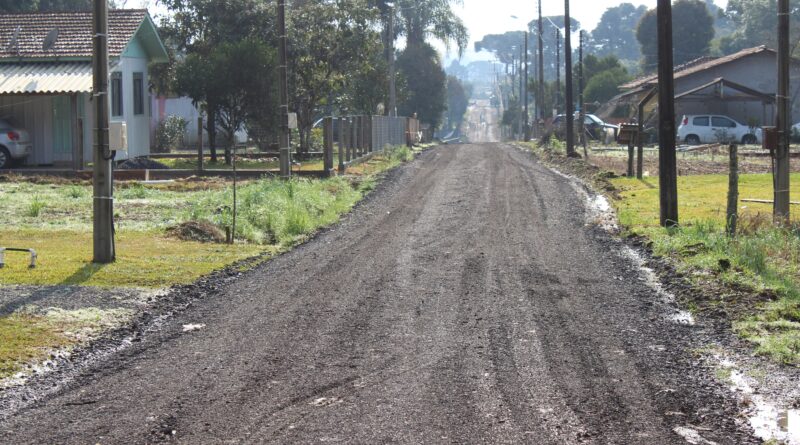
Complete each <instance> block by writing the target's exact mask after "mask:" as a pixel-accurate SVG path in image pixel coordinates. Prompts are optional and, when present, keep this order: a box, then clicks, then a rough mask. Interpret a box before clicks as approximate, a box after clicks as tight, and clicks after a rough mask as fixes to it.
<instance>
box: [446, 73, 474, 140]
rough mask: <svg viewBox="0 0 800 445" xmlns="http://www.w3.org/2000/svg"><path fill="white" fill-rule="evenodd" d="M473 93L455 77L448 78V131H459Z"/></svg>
mask: <svg viewBox="0 0 800 445" xmlns="http://www.w3.org/2000/svg"><path fill="white" fill-rule="evenodd" d="M470 96H471V91H470V87H469V85H466V86H465V85H464V84H463V83H462V82H461V81H460V80H458V78H457V77H455V76H447V129H448V130H457V129H458V128H459V127H460V126H461V123H462V122H463V121H464V115H465V114H466V113H467V107H468V106H469V98H470Z"/></svg>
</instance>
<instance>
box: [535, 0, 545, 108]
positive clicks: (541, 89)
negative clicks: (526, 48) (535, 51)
mask: <svg viewBox="0 0 800 445" xmlns="http://www.w3.org/2000/svg"><path fill="white" fill-rule="evenodd" d="M536 31H537V34H539V99H537V100H536V106H537V107H538V108H539V119H542V120H544V43H543V41H542V40H543V39H542V0H539V28H538V29H537V30H536Z"/></svg>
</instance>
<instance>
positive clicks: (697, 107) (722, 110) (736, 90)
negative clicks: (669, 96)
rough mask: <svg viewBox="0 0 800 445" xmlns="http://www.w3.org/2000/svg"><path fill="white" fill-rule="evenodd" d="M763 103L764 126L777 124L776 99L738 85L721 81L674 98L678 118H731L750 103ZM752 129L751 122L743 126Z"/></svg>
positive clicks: (728, 81)
mask: <svg viewBox="0 0 800 445" xmlns="http://www.w3.org/2000/svg"><path fill="white" fill-rule="evenodd" d="M753 102H760V103H761V123H762V124H766V123H767V122H774V118H775V108H774V107H773V106H771V105H774V104H775V96H773V95H769V94H766V93H762V92H760V91H756V90H754V89H752V88H748V87H746V86H744V85H741V84H738V83H736V82H731V81H730V80H726V79H724V78H722V77H718V78H716V79H714V80H713V81H711V82H708V83H706V84H704V85H700V86H698V87H696V88H692V89H691V90H688V91H685V92H683V93H681V94H678V95H676V96H675V108H676V112H677V113H676V114H721V115H730V114H734V113H732V111H733V110H732V108H735V107H738V106H741V107H744V106H745V104H747V103H753ZM742 123H743V124H746V125H750V124H751V122H742Z"/></svg>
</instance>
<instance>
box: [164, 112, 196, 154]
mask: <svg viewBox="0 0 800 445" xmlns="http://www.w3.org/2000/svg"><path fill="white" fill-rule="evenodd" d="M188 125H189V123H188V122H187V121H186V119H184V118H182V117H180V116H175V115H169V116H167V117H165V118H164V119H162V120H161V121H160V122H159V123H158V128H156V152H158V153H169V151H170V150H171V149H172V148H177V147H178V146H180V145H182V144H183V135H184V133H185V132H186V127H187V126H188Z"/></svg>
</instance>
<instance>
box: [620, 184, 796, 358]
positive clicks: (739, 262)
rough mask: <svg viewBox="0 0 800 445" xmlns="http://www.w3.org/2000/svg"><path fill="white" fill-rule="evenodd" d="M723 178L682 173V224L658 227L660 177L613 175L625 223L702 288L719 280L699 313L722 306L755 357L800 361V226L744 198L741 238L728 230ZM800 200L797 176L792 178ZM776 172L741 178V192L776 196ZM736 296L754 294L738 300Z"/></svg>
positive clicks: (698, 305)
mask: <svg viewBox="0 0 800 445" xmlns="http://www.w3.org/2000/svg"><path fill="white" fill-rule="evenodd" d="M727 181H728V178H727V176H726V175H697V176H684V177H680V178H678V194H679V197H680V199H679V215H680V218H681V222H682V224H681V226H680V227H679V228H676V229H670V230H667V229H664V228H662V227H660V226H659V225H658V216H659V213H658V212H659V204H658V199H659V190H658V178H646V179H644V180H636V179H630V178H615V179H612V180H611V183H612V184H613V185H614V186H615V187H616V188H617V190H618V196H617V199H616V200H615V201H614V202H615V206H616V208H617V212H618V215H619V219H620V223H621V224H622V225H623V226H624V227H625V228H626V229H627V230H628V231H629V232H630V233H631V234H637V235H644V236H646V237H647V238H648V239H649V240H650V241H651V242H652V249H653V252H654V253H655V254H656V255H662V256H668V257H670V258H673V259H675V260H677V261H676V263H677V266H678V270H679V272H681V273H684V274H685V275H686V276H688V277H690V279H692V280H693V281H695V282H696V284H698V285H699V287H701V288H702V287H703V286H704V284H705V283H707V282H708V281H709V280H712V279H713V280H716V281H719V282H721V283H722V284H723V285H724V288H722V289H717V290H715V291H714V292H708V293H707V294H708V295H705V296H704V297H703V299H702V301H698V302H695V304H694V306H693V308H694V309H695V310H720V309H722V310H724V311H725V312H726V313H728V314H729V316H730V318H731V319H732V322H733V328H734V331H735V332H736V333H737V334H739V335H740V336H741V337H742V338H744V339H746V340H748V341H750V342H752V343H753V344H754V345H755V350H756V352H757V353H758V354H762V355H766V356H769V357H771V358H772V359H774V360H776V361H778V362H781V363H785V364H793V365H800V225H798V223H797V222H796V221H795V222H794V223H793V224H792V225H791V226H790V227H775V226H773V225H772V223H771V205H769V204H754V203H741V205H740V218H741V219H740V225H739V232H738V234H737V236H736V237H734V238H731V237H728V236H726V235H725V233H724V227H725V206H726V199H727V198H726V196H727ZM791 181H792V190H793V192H794V193H793V196H792V199H793V200H796V199H797V196H798V193H797V191H798V187H800V175H798V174H794V175H792V177H791ZM771 194H772V176H771V175H767V174H756V175H742V176H741V177H740V196H741V197H743V198H758V199H771ZM737 294H749V295H750V297H749V298H741V296H737Z"/></svg>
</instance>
